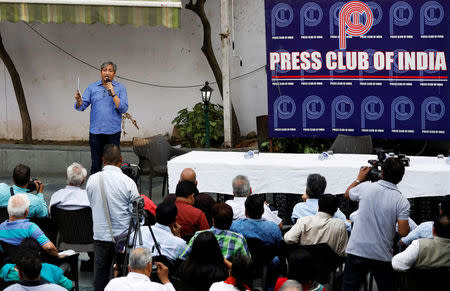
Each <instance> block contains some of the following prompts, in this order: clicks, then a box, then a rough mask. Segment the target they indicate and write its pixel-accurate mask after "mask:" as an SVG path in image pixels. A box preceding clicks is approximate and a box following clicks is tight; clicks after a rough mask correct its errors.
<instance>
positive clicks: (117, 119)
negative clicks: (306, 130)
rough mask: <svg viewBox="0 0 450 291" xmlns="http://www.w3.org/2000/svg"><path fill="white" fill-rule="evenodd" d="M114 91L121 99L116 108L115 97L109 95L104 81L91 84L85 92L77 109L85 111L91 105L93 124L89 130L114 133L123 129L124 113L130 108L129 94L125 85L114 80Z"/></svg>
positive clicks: (96, 132) (95, 132)
mask: <svg viewBox="0 0 450 291" xmlns="http://www.w3.org/2000/svg"><path fill="white" fill-rule="evenodd" d="M111 83H112V84H113V86H114V92H115V93H116V94H117V96H118V97H119V99H120V102H119V108H116V105H115V104H114V101H113V97H112V96H110V95H109V93H108V90H106V88H105V86H103V83H102V81H101V80H100V81H97V82H95V83H92V84H90V85H89V86H88V87H87V88H86V90H84V93H83V97H82V100H83V104H81V106H80V107H78V108H77V103H76V102H75V105H74V107H75V109H76V110H78V111H84V110H85V109H86V108H87V107H88V106H89V105H91V115H90V118H91V125H90V127H89V132H90V133H93V134H114V133H117V132H119V131H121V125H122V114H123V113H125V112H127V110H128V96H127V90H126V89H125V86H123V85H122V84H120V83H118V82H116V81H112V82H111Z"/></svg>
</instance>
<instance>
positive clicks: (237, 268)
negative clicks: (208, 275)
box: [209, 255, 254, 291]
mask: <svg viewBox="0 0 450 291" xmlns="http://www.w3.org/2000/svg"><path fill="white" fill-rule="evenodd" d="M253 271H254V266H253V261H252V259H251V258H250V257H249V256H244V255H238V256H236V257H235V258H234V259H233V264H232V265H231V270H230V276H229V277H228V278H227V279H226V280H225V281H221V282H216V283H214V284H212V285H211V288H209V290H210V291H246V290H252V289H251V286H252V283H253Z"/></svg>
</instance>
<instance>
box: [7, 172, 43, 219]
mask: <svg viewBox="0 0 450 291" xmlns="http://www.w3.org/2000/svg"><path fill="white" fill-rule="evenodd" d="M13 182H14V185H12V186H8V185H7V184H5V183H0V207H6V206H7V205H8V200H9V198H10V197H11V196H14V195H15V194H26V195H27V196H28V200H29V201H30V211H29V213H28V217H46V216H48V210H47V204H46V203H45V200H44V194H43V192H44V184H43V183H42V182H41V181H39V180H35V181H31V170H30V167H28V166H25V165H22V164H20V165H17V166H16V167H15V168H14V171H13ZM30 183H34V186H35V187H34V188H35V189H36V194H32V193H29V192H31V191H30V189H29V184H30Z"/></svg>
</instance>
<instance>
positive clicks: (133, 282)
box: [105, 248, 175, 291]
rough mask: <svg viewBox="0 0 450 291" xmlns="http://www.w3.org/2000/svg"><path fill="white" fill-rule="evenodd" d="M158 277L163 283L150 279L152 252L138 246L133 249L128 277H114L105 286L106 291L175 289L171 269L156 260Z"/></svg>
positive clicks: (168, 290) (171, 290) (162, 290)
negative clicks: (170, 278)
mask: <svg viewBox="0 0 450 291" xmlns="http://www.w3.org/2000/svg"><path fill="white" fill-rule="evenodd" d="M155 265H156V268H157V272H158V278H159V280H161V283H162V284H160V283H155V282H152V281H151V280H150V275H151V273H152V267H153V265H152V253H151V252H150V251H149V250H147V249H146V248H136V249H134V250H133V251H131V254H130V261H129V264H128V270H129V271H130V272H129V273H128V275H127V276H126V277H120V278H114V279H112V280H111V281H110V282H109V283H108V285H106V287H105V291H116V290H117V291H127V290H130V291H135V290H153V291H159V290H161V291H175V288H174V287H173V285H172V283H170V280H169V269H168V268H167V267H166V266H165V265H164V264H163V263H160V262H155Z"/></svg>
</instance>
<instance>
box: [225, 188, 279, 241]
mask: <svg viewBox="0 0 450 291" xmlns="http://www.w3.org/2000/svg"><path fill="white" fill-rule="evenodd" d="M263 212H264V201H263V199H262V197H259V196H257V195H250V196H248V197H247V199H246V200H245V216H246V218H244V219H238V220H235V221H233V223H232V225H231V228H230V230H231V231H234V232H238V233H240V234H242V235H243V236H244V237H245V238H246V239H247V240H248V239H249V238H256V239H259V240H261V241H263V242H264V243H265V244H266V246H268V247H275V248H276V247H279V246H280V245H281V242H282V241H283V237H282V236H281V231H280V229H279V227H278V226H277V225H276V224H275V223H274V222H272V221H267V220H265V219H264V218H261V217H262V214H263Z"/></svg>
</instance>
